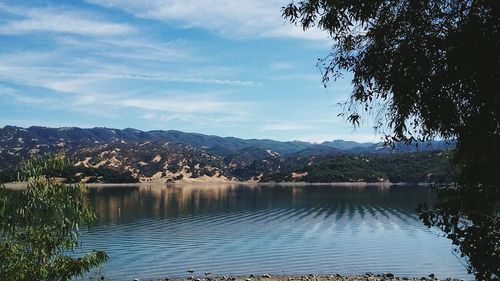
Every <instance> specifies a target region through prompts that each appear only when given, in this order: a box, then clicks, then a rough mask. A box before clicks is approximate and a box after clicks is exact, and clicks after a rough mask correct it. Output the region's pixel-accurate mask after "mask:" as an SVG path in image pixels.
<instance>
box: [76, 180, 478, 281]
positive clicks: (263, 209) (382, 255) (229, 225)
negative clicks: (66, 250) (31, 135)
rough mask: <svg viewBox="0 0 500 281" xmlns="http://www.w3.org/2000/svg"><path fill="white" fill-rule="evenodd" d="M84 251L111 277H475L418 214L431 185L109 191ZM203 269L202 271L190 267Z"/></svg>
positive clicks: (97, 196)
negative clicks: (102, 255) (101, 253)
mask: <svg viewBox="0 0 500 281" xmlns="http://www.w3.org/2000/svg"><path fill="white" fill-rule="evenodd" d="M90 198H91V200H90V201H91V203H92V205H93V206H94V208H95V210H96V212H97V214H98V216H99V223H98V225H97V226H96V227H93V228H92V229H91V230H90V231H89V232H85V233H83V236H82V240H83V251H88V250H89V249H100V250H105V251H106V252H107V253H108V255H109V256H110V260H109V261H108V263H106V264H105V265H104V266H103V267H102V268H101V269H100V273H103V274H104V276H105V277H106V279H107V280H132V279H133V278H136V277H140V278H159V277H186V276H189V275H200V276H201V275H203V274H204V273H205V272H211V273H212V274H213V275H227V274H231V275H232V274H234V275H243V274H250V273H254V274H259V273H273V274H291V273H345V274H362V273H365V272H367V271H370V272H374V273H382V272H393V273H395V274H396V275H399V276H411V277H421V276H427V275H428V274H430V273H434V274H436V276H437V277H439V278H446V277H451V278H462V279H471V276H468V275H467V273H466V270H465V268H464V266H463V265H462V263H461V261H460V260H459V259H458V258H457V257H456V256H455V254H454V253H453V251H452V249H453V248H452V245H451V243H450V241H449V240H447V239H446V238H443V237H440V235H439V232H438V231H437V230H432V229H428V228H426V227H425V226H423V225H422V223H421V222H420V221H419V219H418V216H417V214H416V213H415V209H416V207H417V206H418V204H419V203H424V202H427V203H429V204H432V203H433V200H434V198H435V195H434V193H433V192H432V190H431V189H429V188H427V187H415V186H412V187H390V188H387V187H386V188H381V187H356V188H354V187H345V186H344V187H342V186H257V187H252V186H244V185H199V184H198V185H185V186H182V187H181V186H169V187H167V186H162V185H159V186H141V187H119V188H101V189H97V190H96V191H94V192H92V193H91V196H90ZM188 269H190V270H194V271H195V272H194V273H193V274H191V273H188V272H187V270H188Z"/></svg>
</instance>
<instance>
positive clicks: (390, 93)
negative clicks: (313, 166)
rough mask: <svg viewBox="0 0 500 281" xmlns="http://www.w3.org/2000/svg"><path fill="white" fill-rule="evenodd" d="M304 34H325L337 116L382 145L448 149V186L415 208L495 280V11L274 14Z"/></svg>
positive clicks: (499, 123)
mask: <svg viewBox="0 0 500 281" xmlns="http://www.w3.org/2000/svg"><path fill="white" fill-rule="evenodd" d="M283 16H284V17H285V18H287V19H288V20H290V21H291V22H292V23H296V24H300V25H301V26H302V27H303V28H304V29H308V28H310V27H313V26H318V27H319V28H321V29H323V30H326V31H328V32H329V34H330V35H331V37H332V39H333V50H332V52H331V53H330V54H329V55H328V56H327V57H326V58H324V59H320V60H319V62H318V66H319V67H320V68H321V70H322V71H323V81H324V83H325V85H326V84H327V82H328V81H329V80H330V79H332V78H333V79H337V78H338V77H340V76H342V73H343V72H344V71H347V72H351V73H352V74H353V78H352V85H353V92H352V94H351V100H350V101H348V102H346V103H345V104H344V106H345V115H344V117H345V118H346V119H347V120H348V121H350V122H351V123H353V124H354V125H359V124H360V123H361V122H362V121H363V120H362V115H368V116H371V117H373V118H374V119H375V128H376V129H378V130H379V131H381V132H383V133H385V134H386V139H387V141H388V142H389V143H391V142H395V141H396V142H397V141H406V142H412V141H415V140H428V139H432V138H434V137H436V136H439V137H442V138H444V139H454V140H456V153H455V156H454V159H453V162H454V164H455V165H456V167H457V169H458V178H457V185H453V186H449V187H448V188H446V189H441V191H440V193H441V196H440V198H441V201H440V203H439V204H438V205H437V206H436V208H435V209H434V210H429V209H426V208H423V209H421V218H422V219H423V221H424V223H426V224H427V225H428V226H437V227H439V228H440V229H442V230H443V231H444V233H446V235H447V236H448V238H450V239H451V240H452V241H453V243H455V244H456V245H457V246H458V247H459V250H460V253H461V254H462V255H464V256H465V257H466V258H467V259H466V260H467V262H468V269H469V271H470V272H473V273H474V274H475V275H476V279H478V280H498V278H500V267H499V266H498V265H499V264H500V246H499V239H498V235H499V234H498V233H499V232H500V220H499V214H500V211H499V206H500V192H499V187H498V175H499V174H500V165H498V160H499V159H500V95H499V89H500V52H499V51H498V50H500V2H499V1H495V0H480V1H472V0H466V1H462V0H436V1H430V0H425V1H420V0H418V1H417V0H410V1H408V0H374V1H363V0H350V1H349V0H348V1H343V0H339V1H331V0H305V1H299V2H297V3H294V2H292V3H291V4H289V5H287V6H286V7H284V8H283Z"/></svg>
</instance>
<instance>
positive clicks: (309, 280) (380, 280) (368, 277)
mask: <svg viewBox="0 0 500 281" xmlns="http://www.w3.org/2000/svg"><path fill="white" fill-rule="evenodd" d="M389 280H394V281H396V280H421V281H426V280H427V281H438V280H447V281H463V280H461V279H451V278H446V279H439V278H437V277H435V276H434V274H430V275H426V276H422V277H419V278H414V277H412V278H409V277H400V276H395V275H394V274H392V273H384V274H373V273H370V272H367V273H365V274H364V275H350V276H348V275H340V274H333V275H314V274H307V275H271V274H262V275H254V274H251V275H249V276H214V277H210V276H203V277H196V276H189V277H186V278H173V279H170V278H163V279H162V278H159V279H134V281H389Z"/></svg>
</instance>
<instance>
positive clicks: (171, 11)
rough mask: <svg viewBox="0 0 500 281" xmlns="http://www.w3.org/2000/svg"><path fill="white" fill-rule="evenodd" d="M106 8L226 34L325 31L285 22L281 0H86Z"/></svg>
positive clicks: (316, 35)
mask: <svg viewBox="0 0 500 281" xmlns="http://www.w3.org/2000/svg"><path fill="white" fill-rule="evenodd" d="M88 2H91V3H94V4H97V5H102V6H105V7H109V8H116V9H121V10H124V11H126V12H128V13H130V14H132V15H134V16H136V17H140V18H146V19H155V20H160V21H164V22H166V23H167V24H176V25H181V26H183V27H184V28H202V29H209V30H212V31H214V32H217V33H219V34H220V35H222V36H224V37H229V38H239V39H245V38H254V37H255V36H258V37H273V38H277V37H278V38H298V39H306V40H315V41H317V40H319V41H325V42H327V41H328V35H327V34H326V33H325V32H322V31H319V30H314V29H311V30H310V31H308V32H304V31H303V30H302V29H301V28H300V27H298V26H294V25H291V24H290V23H288V22H285V21H284V20H283V18H282V17H281V7H282V6H284V5H285V4H286V1H282V0H246V1H234V0H213V1H201V0H150V1H133V0H88Z"/></svg>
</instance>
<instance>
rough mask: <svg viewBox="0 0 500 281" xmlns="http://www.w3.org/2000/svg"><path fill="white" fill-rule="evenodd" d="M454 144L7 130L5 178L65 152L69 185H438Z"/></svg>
mask: <svg viewBox="0 0 500 281" xmlns="http://www.w3.org/2000/svg"><path fill="white" fill-rule="evenodd" d="M448 147H449V145H448V144H445V143H442V142H433V143H429V144H425V145H420V151H422V152H418V153H417V152H415V151H416V148H415V147H414V146H409V145H405V144H397V145H396V146H395V148H387V147H383V146H382V145H381V144H374V143H357V142H352V141H342V140H335V141H331V142H324V143H321V144H313V143H308V142H300V141H288V142H280V141H274V140H259V139H239V138H234V137H219V136H210V135H203V134H197V133H185V132H180V131H173V130H170V131H149V132H144V131H140V130H135V129H124V130H118V129H108V128H93V129H81V128H45V127H29V128H20V127H14V126H6V127H4V128H3V129H0V179H1V180H3V181H8V180H12V179H13V177H14V174H13V170H15V168H16V166H17V165H19V163H21V161H22V160H23V159H26V158H28V157H29V156H30V155H32V154H44V153H54V152H58V151H62V152H63V153H64V154H65V155H66V156H67V157H68V158H69V159H70V162H71V163H72V164H71V165H68V167H67V168H66V169H65V170H64V171H63V173H61V174H60V175H59V176H61V177H64V178H66V179H67V180H68V181H72V182H75V181H84V182H131V181H132V182H133V181H141V182H148V181H160V182H171V181H179V180H196V181H228V180H238V181H248V180H250V181H305V182H332V181H369V182H376V181H386V180H390V181H393V182H399V181H407V182H409V181H411V182H418V181H431V180H435V179H438V178H439V179H446V180H450V179H451V177H452V176H451V175H452V174H453V173H452V172H451V170H450V168H449V167H448V164H447V161H446V159H445V157H444V156H443V154H442V153H440V152H436V150H443V149H446V148H448Z"/></svg>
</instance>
